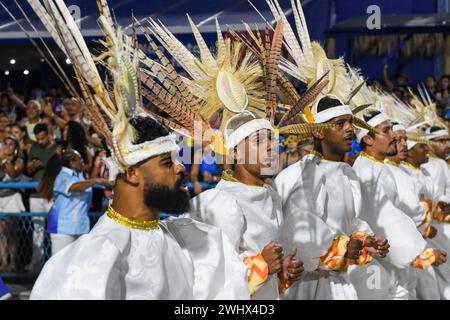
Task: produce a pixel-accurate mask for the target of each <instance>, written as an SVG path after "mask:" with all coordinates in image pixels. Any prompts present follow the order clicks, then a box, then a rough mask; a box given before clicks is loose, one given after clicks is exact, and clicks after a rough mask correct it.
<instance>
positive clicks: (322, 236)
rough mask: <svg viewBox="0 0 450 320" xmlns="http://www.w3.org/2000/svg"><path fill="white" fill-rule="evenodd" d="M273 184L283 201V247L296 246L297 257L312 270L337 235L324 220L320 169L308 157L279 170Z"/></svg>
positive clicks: (322, 182) (323, 199) (323, 190)
mask: <svg viewBox="0 0 450 320" xmlns="http://www.w3.org/2000/svg"><path fill="white" fill-rule="evenodd" d="M274 188H275V189H276V190H277V192H278V194H279V195H280V196H281V198H282V202H283V215H284V223H283V229H282V235H281V242H282V244H283V247H286V248H292V247H293V246H296V247H297V248H298V253H297V257H296V258H297V259H299V260H302V261H303V262H304V267H305V270H306V271H314V270H316V269H317V267H318V266H319V264H320V258H321V257H322V256H323V255H325V254H326V253H327V252H328V251H329V248H330V247H331V246H332V244H333V242H334V239H335V237H336V236H338V234H337V232H336V230H334V229H333V228H331V227H330V226H329V225H327V224H326V222H325V221H324V220H325V209H324V206H325V204H326V201H327V194H326V190H325V185H324V177H323V173H322V172H321V171H320V170H318V168H317V166H316V164H315V163H314V162H313V159H311V158H308V157H307V158H306V159H305V160H304V161H300V162H298V163H296V164H294V165H291V166H289V167H288V168H286V169H285V170H283V171H282V172H280V174H279V175H278V176H277V178H276V179H275V181H274Z"/></svg>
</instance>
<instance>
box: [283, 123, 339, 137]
mask: <svg viewBox="0 0 450 320" xmlns="http://www.w3.org/2000/svg"><path fill="white" fill-rule="evenodd" d="M334 127H336V125H335V124H329V123H320V124H317V123H314V124H313V123H297V124H292V125H288V126H285V127H281V128H280V129H279V132H280V134H284V135H288V134H295V135H301V136H303V138H304V139H305V140H306V139H309V138H312V133H313V132H317V131H320V130H323V129H331V128H334Z"/></svg>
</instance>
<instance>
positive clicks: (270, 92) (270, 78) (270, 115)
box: [266, 20, 283, 124]
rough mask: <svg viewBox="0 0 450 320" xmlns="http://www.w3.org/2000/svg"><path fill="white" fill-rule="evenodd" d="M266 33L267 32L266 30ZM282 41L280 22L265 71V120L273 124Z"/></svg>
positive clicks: (281, 24)
mask: <svg viewBox="0 0 450 320" xmlns="http://www.w3.org/2000/svg"><path fill="white" fill-rule="evenodd" d="M267 31H268V30H267ZM282 41H283V22H282V21H281V20H280V21H279V22H278V23H277V26H276V28H275V33H274V35H273V40H272V44H271V46H270V51H269V52H270V54H269V58H268V60H267V69H266V82H267V85H266V90H267V109H266V114H267V119H269V121H270V123H272V124H274V121H275V110H276V108H277V93H276V79H277V74H278V62H279V60H280V55H281V44H282Z"/></svg>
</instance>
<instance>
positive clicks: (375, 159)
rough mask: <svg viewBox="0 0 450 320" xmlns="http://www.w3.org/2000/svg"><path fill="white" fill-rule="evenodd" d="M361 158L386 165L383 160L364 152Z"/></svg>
mask: <svg viewBox="0 0 450 320" xmlns="http://www.w3.org/2000/svg"><path fill="white" fill-rule="evenodd" d="M360 156H361V157H364V158H367V159H369V160H372V161H374V162H379V163H384V161H383V160H378V159H377V158H375V157H372V156H371V155H368V154H367V153H365V152H364V151H361V153H360Z"/></svg>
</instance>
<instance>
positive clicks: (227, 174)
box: [222, 170, 239, 182]
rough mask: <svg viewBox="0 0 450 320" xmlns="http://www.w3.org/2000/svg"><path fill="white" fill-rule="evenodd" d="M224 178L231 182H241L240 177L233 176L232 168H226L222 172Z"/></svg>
mask: <svg viewBox="0 0 450 320" xmlns="http://www.w3.org/2000/svg"><path fill="white" fill-rule="evenodd" d="M222 179H223V180H225V181H229V182H239V180H238V179H236V178H235V177H233V171H232V170H224V171H223V172H222Z"/></svg>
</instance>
